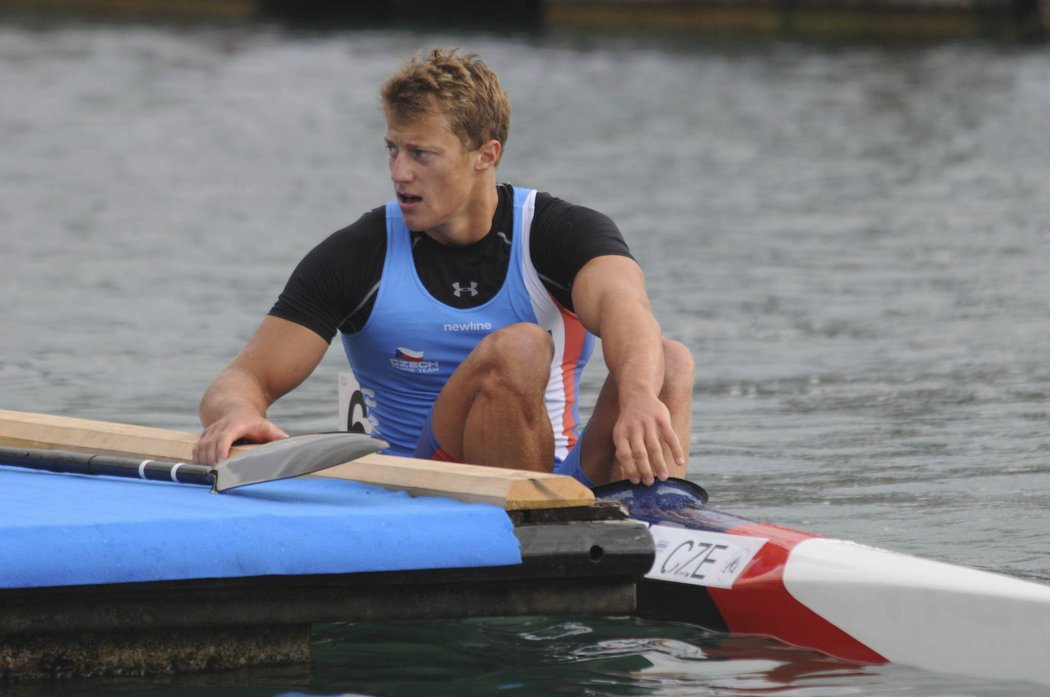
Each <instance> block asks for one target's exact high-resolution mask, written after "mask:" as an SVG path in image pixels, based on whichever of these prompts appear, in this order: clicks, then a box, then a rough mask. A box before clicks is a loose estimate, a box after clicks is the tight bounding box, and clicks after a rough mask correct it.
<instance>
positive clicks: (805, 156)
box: [0, 21, 1050, 697]
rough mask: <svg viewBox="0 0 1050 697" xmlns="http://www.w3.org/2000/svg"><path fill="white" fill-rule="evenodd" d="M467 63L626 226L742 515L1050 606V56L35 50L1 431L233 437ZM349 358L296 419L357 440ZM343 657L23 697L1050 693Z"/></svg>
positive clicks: (200, 33) (247, 28) (556, 622)
mask: <svg viewBox="0 0 1050 697" xmlns="http://www.w3.org/2000/svg"><path fill="white" fill-rule="evenodd" d="M435 44H445V45H451V44H464V45H467V46H469V48H471V49H472V50H476V51H479V52H481V53H482V54H483V55H484V56H485V57H486V59H487V60H488V61H489V62H490V63H491V64H492V65H493V66H494V67H495V68H496V69H497V70H498V71H500V72H501V74H502V75H503V79H504V83H505V86H506V87H507V89H508V91H509V93H510V95H511V99H512V102H513V105H514V117H513V125H512V129H511V138H510V142H509V144H508V149H507V152H506V157H505V158H504V161H503V164H502V165H501V170H502V172H501V176H502V178H503V179H505V180H506V181H511V182H515V183H520V184H522V185H532V186H538V187H540V188H542V189H545V190H548V191H551V192H552V193H555V194H557V195H559V196H562V197H563V198H567V199H569V200H574V201H577V202H579V203H583V204H587V205H591V206H594V207H596V208H599V209H602V210H604V211H605V212H607V213H609V214H610V215H611V216H612V217H613V218H614V219H615V220H617V222H618V223H619V224H620V226H621V228H622V229H623V230H624V232H625V234H626V236H627V237H628V240H629V242H630V244H631V246H632V249H633V250H634V252H635V254H636V256H637V258H638V259H639V261H640V262H641V263H642V264H643V266H644V267H645V268H646V270H647V276H648V282H649V288H650V293H651V296H652V299H653V304H654V306H655V307H656V309H657V314H658V316H659V319H660V320H661V323H662V325H663V327H664V330H665V332H666V333H667V334H669V335H671V336H673V337H675V338H678V339H681V340H683V341H685V342H686V343H687V344H688V345H689V346H690V347H691V348H692V349H693V350H694V352H695V354H696V357H697V360H698V363H699V376H698V383H697V395H696V396H697V399H696V405H695V414H694V416H695V430H694V436H693V442H692V448H693V451H694V458H693V462H692V464H691V473H692V474H691V477H692V478H693V479H695V480H696V481H698V482H700V483H702V484H703V485H704V486H705V487H707V488H708V489H709V490H710V491H711V493H712V504H713V505H714V506H715V507H717V508H721V509H725V510H728V511H732V512H734V513H737V514H740V515H743V516H747V517H751V518H755V519H759V520H764V521H772V522H779V523H783V524H786V525H789V526H794V527H800V528H804V529H808V530H812V531H816V532H820V533H823V534H826V535H829V536H835V537H845V538H850V539H856V540H858V541H862V542H866V543H869V544H874V545H878V546H883V547H888V548H891V549H895V550H898V551H902V552H909V553H913V554H919V555H921V556H925V557H930V558H934V559H940V560H945V561H950V562H955V563H963V564H968V565H971V566H977V567H980V568H985V569H991V570H996V571H1002V572H1006V573H1009V574H1012V575H1016V576H1021V577H1024V578H1029V579H1035V580H1043V581H1050V554H1047V549H1048V543H1050V533H1048V532H1047V530H1050V506H1048V504H1050V408H1048V396H1050V349H1048V348H1047V347H1048V346H1050V274H1048V272H1047V270H1046V269H1047V268H1048V267H1050V245H1048V244H1047V242H1048V238H1050V224H1048V223H1047V222H1046V221H1047V220H1050V196H1048V195H1047V194H1048V193H1050V166H1048V164H1047V163H1048V162H1050V139H1048V138H1047V137H1046V123H1047V120H1046V114H1048V113H1050V47H1047V46H1044V45H1035V46H1023V47H1018V46H1004V45H997V44H988V43H956V42H952V43H939V44H931V45H922V46H907V47H902V46H894V47H885V46H878V45H838V46H829V45H822V46H814V45H804V44H792V43H780V42H760V43H754V44H746V43H730V44H726V43H720V42H712V41H686V40H674V41H671V40H666V41H665V40H661V39H657V38H653V37H628V36H616V37H610V36H601V35H594V34H587V33H559V32H551V33H545V34H529V33H520V34H519V33H513V32H504V33H493V32H484V31H472V32H470V33H466V32H456V31H452V30H433V31H424V30H411V31H410V30H403V31H398V30H380V29H368V30H352V29H338V28H335V29H329V30H323V31H322V30H312V31H291V30H288V29H285V28H282V27H279V26H272V25H265V24H246V25H236V26H230V25H226V26H210V27H209V26H161V25H136V24H122V25H119V26H118V25H114V26H109V25H104V24H77V23H69V22H67V23H52V24H47V25H43V26H26V25H23V24H18V23H14V22H10V21H9V22H8V23H6V24H0V95H3V96H2V98H0V143H2V151H0V152H2V154H0V243H2V245H0V263H2V268H3V274H2V276H0V292H2V293H3V297H4V298H5V302H4V303H3V304H2V305H0V336H2V339H0V407H3V408H9V409H20V410H26V411H37V412H48V413H55V414H65V415H71V416H79V417H85V418H98V419H106V420H114V421H126V422H131V423H139V424H145V425H156V426H163V427H170V428H181V429H195V428H197V427H198V426H197V423H196V419H195V410H196V403H197V400H198V399H199V397H200V394H201V393H202V392H203V390H204V388H205V387H206V386H207V384H208V382H209V381H210V380H211V378H212V377H213V376H214V374H215V373H216V372H217V371H218V370H220V369H221V368H222V366H223V365H224V364H225V362H226V361H228V360H229V359H230V358H231V357H232V356H233V355H234V353H235V352H236V351H237V350H238V349H239V348H240V346H241V344H242V343H243V342H244V340H245V339H246V338H247V337H248V336H249V335H250V333H251V332H252V330H253V329H254V327H255V325H256V324H257V322H258V321H259V319H260V318H261V317H262V315H263V314H264V313H265V311H266V310H267V309H268V308H269V306H270V304H271V303H272V301H273V299H274V298H275V296H276V294H277V293H278V292H279V291H280V288H281V287H282V285H283V283H284V280H285V278H286V277H287V274H288V272H289V271H290V268H291V266H292V265H293V264H294V263H295V262H296V261H297V260H298V259H299V257H300V256H301V255H302V254H303V253H305V252H306V251H307V250H308V249H309V248H310V247H311V246H312V245H313V244H314V243H315V242H316V241H317V240H319V239H321V238H322V237H323V236H324V235H326V234H327V233H328V232H330V231H332V230H335V229H337V228H338V227H341V226H343V225H345V224H346V223H348V222H350V221H351V220H353V219H355V218H356V217H357V216H358V215H359V214H360V213H361V212H363V211H364V210H366V209H369V208H371V207H373V206H374V205H377V204H378V203H379V202H381V201H383V200H385V199H386V197H387V196H388V195H389V189H390V187H389V184H388V182H387V179H386V174H385V162H384V151H383V147H382V140H381V139H382V133H383V130H382V129H383V125H382V121H381V119H380V116H379V113H378V111H377V109H376V99H375V87H376V85H377V83H378V82H379V81H380V80H381V79H382V78H383V77H385V75H386V74H388V73H389V72H390V71H391V70H392V69H393V67H394V66H396V65H397V63H398V62H399V61H400V60H402V59H403V58H404V57H406V56H408V55H410V54H411V53H413V52H415V51H417V50H419V49H423V48H426V47H429V46H431V45H435ZM342 360H343V359H342V358H341V356H339V354H338V351H337V350H336V349H333V350H332V351H331V352H330V355H329V356H328V357H327V358H326V359H325V361H324V363H323V364H322V367H321V369H320V370H319V371H318V373H317V374H316V375H315V376H314V377H312V378H311V379H310V380H309V381H307V383H306V384H304V385H303V387H301V388H300V389H299V390H298V391H297V392H295V393H293V394H292V395H290V396H289V397H287V398H286V399H285V400H282V402H280V403H279V404H278V405H277V407H276V408H275V409H274V411H273V415H274V417H275V418H276V419H277V420H278V421H279V422H280V423H281V424H282V425H283V426H285V427H286V428H288V429H290V430H295V431H309V430H319V429H330V428H332V427H334V425H335V404H336V373H337V372H338V371H339V370H340V369H342V366H343V363H342ZM601 378H602V372H601V369H600V366H597V367H596V368H595V369H593V370H591V371H589V373H588V374H587V375H586V376H585V380H586V388H587V393H586V395H585V401H586V400H593V398H594V396H595V390H596V388H597V385H598V384H599V383H600V380H601ZM979 634H980V628H975V640H979V638H980V637H979ZM314 653H315V660H314V663H313V664H312V665H310V666H293V667H280V668H266V669H256V670H251V671H238V672H233V673H224V674H216V675H204V676H180V677H175V678H157V679H148V680H142V679H111V680H94V681H78V682H74V683H69V684H62V685H47V684H45V685H41V684H29V685H22V686H17V687H9V688H4V689H0V694H3V695H5V696H6V695H18V696H19V697H21V696H23V695H43V694H63V695H96V694H98V695H107V696H109V695H132V694H134V695H139V694H148V695H183V694H187V695H189V694H193V695H198V694H199V695H207V694H213V693H214V694H223V695H227V694H230V695H245V696H251V697H263V696H271V695H299V694H309V695H330V694H354V695H358V694H360V695H422V694H427V695H431V694H456V695H468V694H477V695H481V694H485V695H488V694H494V693H504V692H505V693H508V694H530V695H532V694H574V695H580V694H589V695H606V694H608V695H758V694H771V693H776V694H783V695H805V696H807V697H809V696H815V695H820V696H822V697H823V696H826V695H855V694H864V695H898V694H908V695H918V696H920V697H933V696H935V695H936V696H940V695H953V696H957V695H997V696H998V695H1039V694H1045V692H1046V688H1036V687H1032V686H1028V685H1023V684H1008V683H1004V682H988V681H979V680H971V679H966V678H959V677H955V676H943V675H934V674H930V673H926V672H922V671H917V670H913V669H910V668H906V667H901V666H881V667H870V666H850V665H845V664H841V663H838V662H835V661H831V660H829V659H825V658H822V657H820V656H818V655H815V654H811V653H809V652H805V651H799V650H796V649H791V648H788V647H784V646H781V645H779V644H776V643H775V642H769V641H764V640H757V639H740V638H728V637H725V636H721V635H717V634H712V633H710V632H705V631H703V630H699V629H696V628H692V627H688V626H683V625H675V624H666V623H664V624H657V623H646V622H642V621H640V620H634V619H629V618H587V617H578V618H564V617H550V618H546V617H541V618H514V619H501V618H495V619H486V620H471V621H459V622H426V623H418V624H414V623H378V624H357V625H326V626H324V627H321V628H319V630H318V632H317V635H316V638H315V647H314Z"/></svg>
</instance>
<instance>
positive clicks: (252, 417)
mask: <svg viewBox="0 0 1050 697" xmlns="http://www.w3.org/2000/svg"><path fill="white" fill-rule="evenodd" d="M327 349H328V343H327V342H326V341H325V340H324V339H322V338H321V337H320V336H319V335H318V334H317V333H316V332H314V331H312V330H310V329H307V328H306V327H303V326H301V325H299V324H296V323H295V322H290V321H288V320H285V319H280V318H278V317H274V316H268V317H266V318H265V319H263V321H262V324H260V325H259V328H258V329H257V330H256V332H255V334H254V335H253V336H252V338H251V339H250V340H249V341H248V343H247V345H245V347H244V348H243V349H242V350H241V352H240V353H239V354H238V355H237V357H236V358H234V359H233V361H232V362H231V363H230V364H229V365H228V366H226V368H225V369H223V371H222V372H220V373H219V375H218V376H217V377H216V378H215V380H214V381H213V382H212V384H211V386H210V387H209V388H208V390H207V391H206V392H205V393H204V397H203V398H202V399H201V404H200V419H201V423H202V424H203V425H204V427H205V429H204V433H203V435H202V436H201V438H200V440H199V441H198V442H197V444H196V445H195V446H194V448H193V460H194V462H199V463H202V464H215V463H216V462H218V461H219V460H221V459H223V458H225V457H227V456H228V455H229V452H230V446H231V445H232V444H233V443H234V442H236V441H237V440H240V439H242V438H244V439H247V440H251V441H255V442H267V441H271V440H278V439H280V438H285V437H287V434H286V433H285V432H284V431H282V430H281V429H280V428H279V427H278V426H277V425H276V424H274V423H273V422H272V421H269V420H268V419H267V418H266V411H267V409H268V408H269V407H270V405H271V404H273V403H274V402H276V401H277V400H278V399H279V398H280V397H282V396H283V395H285V394H286V393H288V392H290V391H291V390H292V389H294V388H295V387H297V386H298V385H299V384H300V383H301V382H302V381H303V380H305V379H306V378H307V377H309V375H310V373H312V372H313V370H314V369H315V368H316V367H317V365H318V363H320V362H321V359H322V358H324V354H325V352H326V351H327Z"/></svg>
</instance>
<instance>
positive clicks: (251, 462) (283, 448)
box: [213, 433, 387, 492]
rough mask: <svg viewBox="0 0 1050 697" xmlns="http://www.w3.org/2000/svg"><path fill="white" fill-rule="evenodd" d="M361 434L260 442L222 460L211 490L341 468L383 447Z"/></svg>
mask: <svg viewBox="0 0 1050 697" xmlns="http://www.w3.org/2000/svg"><path fill="white" fill-rule="evenodd" d="M386 447H387V444H386V443H385V442H384V441H381V440H379V439H378V438H372V437H371V436H366V435H365V434H363V433H315V434H310V435H304V436H292V437H290V438H285V439H283V440H275V441H273V442H270V443H264V444H263V445H260V446H259V447H257V448H252V449H251V450H249V451H248V452H246V453H241V454H240V455H235V456H233V457H231V458H229V459H227V460H223V461H222V462H220V463H219V464H217V465H216V466H215V468H214V471H215V485H214V487H213V490H214V491H218V492H222V491H227V490H229V489H233V488H236V487H239V486H246V485H248V484H258V483H260V482H270V481H274V480H277V479H288V478H290V477H299V476H301V475H304V474H310V473H311V472H317V471H318V470H323V469H327V468H329V467H334V466H335V465H341V464H343V463H344V462H349V461H350V460H356V459H357V458H359V457H363V456H364V455H369V454H371V453H374V452H376V451H378V450H382V449H383V448H386Z"/></svg>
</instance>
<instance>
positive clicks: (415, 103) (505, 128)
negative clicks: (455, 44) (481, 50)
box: [379, 48, 510, 155]
mask: <svg viewBox="0 0 1050 697" xmlns="http://www.w3.org/2000/svg"><path fill="white" fill-rule="evenodd" d="M379 98H380V103H381V104H382V107H383V112H384V113H385V114H386V117H387V119H389V120H393V121H403V122H411V121H415V120H418V119H421V118H425V117H427V116H432V115H434V114H443V115H445V116H446V117H447V118H448V120H449V125H450V127H451V128H452V132H453V133H455V134H456V136H457V137H458V138H459V139H460V142H462V143H463V145H464V147H466V148H467V149H468V150H476V149H478V148H479V147H481V145H482V144H483V143H486V142H488V141H490V140H498V141H499V144H500V146H501V155H502V148H503V147H505V146H506V144H507V135H508V133H509V131H510V99H508V98H507V93H506V92H504V91H503V87H502V86H500V82H499V77H498V76H497V75H496V73H495V72H493V71H492V69H491V68H489V66H487V65H486V64H485V63H484V62H482V60H481V58H480V57H479V56H478V55H477V54H476V53H468V54H466V55H461V54H460V53H459V49H458V48H453V49H444V48H434V49H431V50H430V52H428V53H427V54H426V55H423V56H420V55H416V56H415V57H414V58H412V59H411V60H410V61H408V62H407V63H405V64H404V65H403V66H401V69H400V70H398V71H397V72H396V73H394V74H393V75H391V76H390V77H389V78H388V79H387V81H386V82H384V83H383V86H382V87H381V88H380V90H379Z"/></svg>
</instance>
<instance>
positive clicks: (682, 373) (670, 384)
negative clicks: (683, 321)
mask: <svg viewBox="0 0 1050 697" xmlns="http://www.w3.org/2000/svg"><path fill="white" fill-rule="evenodd" d="M663 349H664V389H672V390H675V391H677V392H683V391H684V392H685V393H687V394H688V395H692V392H693V382H694V380H695V377H696V363H695V362H694V361H693V354H692V352H691V351H690V350H689V349H688V347H686V345H685V344H683V343H681V342H678V341H675V340H674V339H667V338H664V340H663Z"/></svg>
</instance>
